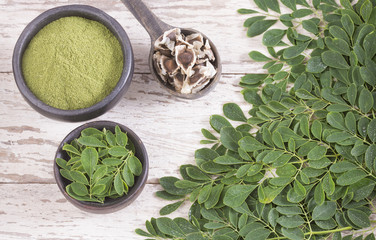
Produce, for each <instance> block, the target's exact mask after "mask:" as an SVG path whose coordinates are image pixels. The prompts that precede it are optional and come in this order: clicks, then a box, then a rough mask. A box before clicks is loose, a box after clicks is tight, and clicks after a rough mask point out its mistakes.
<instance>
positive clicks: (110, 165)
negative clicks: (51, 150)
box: [56, 126, 142, 203]
mask: <svg viewBox="0 0 376 240" xmlns="http://www.w3.org/2000/svg"><path fill="white" fill-rule="evenodd" d="M63 150H64V151H65V152H66V154H67V156H68V159H62V158H56V163H57V165H58V166H59V167H60V174H61V175H62V176H63V177H64V178H66V179H68V180H69V181H71V183H70V184H68V185H67V186H66V191H67V193H68V194H69V196H71V197H72V198H74V199H77V200H80V201H88V202H100V203H103V202H104V201H105V199H106V198H107V197H109V198H118V197H121V196H123V195H124V194H127V193H128V190H129V188H130V187H132V186H133V185H134V182H135V176H139V175H140V174H141V172H142V164H141V162H140V160H139V159H138V158H137V157H136V156H135V148H134V145H133V143H132V142H131V141H130V140H129V139H128V136H127V134H126V133H124V132H122V131H121V129H120V127H119V126H116V127H115V133H113V132H111V131H109V130H107V129H105V128H104V129H103V130H102V131H100V130H98V129H96V128H86V129H84V130H82V132H81V136H80V137H79V138H77V139H74V140H73V141H72V142H71V143H66V144H64V146H63Z"/></svg>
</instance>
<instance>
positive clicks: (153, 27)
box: [122, 0, 173, 42]
mask: <svg viewBox="0 0 376 240" xmlns="http://www.w3.org/2000/svg"><path fill="white" fill-rule="evenodd" d="M122 2H123V3H124V4H125V6H126V7H127V8H128V10H129V11H130V12H131V13H132V14H133V16H134V17H135V18H136V19H137V20H138V21H139V22H140V23H141V25H142V26H143V27H144V28H145V29H146V31H147V32H148V33H149V35H150V38H151V41H152V42H154V41H155V40H156V39H157V38H158V37H159V36H161V35H162V34H163V33H164V32H165V31H167V30H169V29H171V28H173V27H172V26H170V25H168V24H167V23H165V22H163V21H161V20H160V19H159V18H158V17H157V16H155V14H154V13H152V12H151V11H150V9H149V8H148V7H147V6H146V5H145V3H143V2H142V1H141V0H122Z"/></svg>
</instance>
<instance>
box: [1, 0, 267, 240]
mask: <svg viewBox="0 0 376 240" xmlns="http://www.w3.org/2000/svg"><path fill="white" fill-rule="evenodd" d="M145 3H146V4H147V5H148V6H149V7H150V9H151V10H152V11H153V12H154V13H155V14H156V15H157V16H158V17H160V18H161V20H162V21H165V22H166V23H168V24H170V25H174V26H180V27H189V28H194V29H197V30H199V31H201V32H203V33H205V34H206V35H207V36H208V37H209V38H210V39H211V40H212V41H213V42H214V43H215V44H216V46H217V48H218V51H219V52H220V54H221V59H222V64H223V74H222V79H221V81H220V83H219V84H218V85H217V87H216V88H215V90H213V91H212V92H211V93H209V94H208V95H206V96H205V97H203V98H200V99H197V100H193V101H192V100H184V99H179V98H176V97H173V96H171V95H170V94H169V93H168V92H166V91H165V90H164V89H162V88H161V87H160V85H159V83H157V82H155V81H154V80H153V79H152V77H151V75H150V74H149V73H150V70H149V69H148V54H149V50H150V38H149V36H148V34H147V33H146V31H145V30H144V29H143V28H142V27H141V25H140V24H139V23H138V22H137V20H136V19H134V18H133V16H132V15H131V13H130V12H129V11H128V10H127V8H126V7H125V6H124V5H123V3H122V2H121V1H120V0H78V1H73V0H0V116H1V117H0V240H21V239H22V240H24V239H77V240H81V239H85V240H86V239H111V240H112V239H115V240H116V239H126V240H133V239H135V240H137V239H143V238H142V237H138V236H137V235H136V234H135V233H134V229H135V228H137V227H142V228H143V227H144V222H145V220H148V219H150V218H151V217H158V216H159V214H158V212H159V209H160V208H161V207H163V206H164V205H166V204H168V203H169V202H167V201H164V200H161V199H158V198H156V197H155V195H154V192H155V191H157V190H160V189H161V187H160V186H159V185H158V184H157V183H158V178H160V177H162V176H166V175H173V176H178V175H179V174H178V167H179V166H180V165H182V164H193V163H194V151H195V150H196V149H198V148H201V147H205V146H203V145H200V144H199V141H200V140H201V139H203V138H202V135H201V133H200V129H201V128H209V127H210V126H209V121H208V120H209V117H210V115H212V114H222V105H223V104H224V103H227V102H236V103H238V104H239V105H240V106H241V108H242V109H243V110H245V112H247V111H248V110H249V104H246V103H245V102H244V100H243V98H242V96H241V94H240V93H239V92H240V90H241V88H240V87H239V86H238V82H239V80H240V77H241V76H242V75H243V74H244V73H248V72H263V70H262V68H261V66H262V65H261V64H260V63H254V62H252V61H250V60H249V57H248V54H247V53H248V52H249V51H251V50H254V49H257V50H260V51H263V52H265V49H264V48H262V46H261V43H260V39H259V38H254V39H249V38H247V37H246V36H245V29H244V28H243V26H242V24H243V21H244V20H245V19H246V18H247V17H248V16H242V15H239V14H237V13H236V10H237V9H238V8H241V7H245V8H252V7H253V6H252V5H251V1H248V0H180V1H171V0H145ZM68 4H87V5H91V6H94V7H97V8H100V9H102V10H104V11H105V12H106V13H108V14H109V15H111V16H112V17H114V18H115V19H116V20H117V21H118V22H119V23H120V24H121V25H122V26H123V28H124V29H125V31H126V32H127V34H128V36H129V38H130V40H131V43H132V45H133V50H134V53H135V74H134V78H133V81H132V84H131V86H130V88H129V90H128V92H127V93H126V94H125V96H124V97H123V99H122V100H121V101H120V102H119V104H117V105H116V106H115V107H114V108H113V109H112V110H110V111H109V112H107V113H106V114H104V115H102V116H101V117H99V118H97V119H95V120H111V121H115V122H119V123H121V124H124V125H126V126H128V127H129V128H131V129H132V130H134V132H136V134H137V135H139V137H140V138H141V139H142V140H143V142H144V144H145V146H146V148H147V151H148V155H149V160H150V172H149V173H150V174H149V179H148V182H147V184H146V187H145V189H144V191H143V192H142V194H141V195H140V196H139V198H138V199H137V200H136V201H135V202H134V203H133V204H132V205H130V206H128V207H127V208H125V209H123V210H121V211H118V212H116V213H112V214H107V215H95V214H89V213H86V212H82V211H80V210H78V209H76V208H75V207H74V206H73V205H72V204H70V203H69V202H67V201H66V200H65V199H64V197H63V195H62V194H61V193H60V191H59V190H58V187H57V185H56V184H55V180H54V178H53V168H52V166H53V159H54V155H55V151H56V148H57V146H58V144H59V143H60V141H61V140H62V139H63V138H64V137H65V136H66V135H67V134H68V133H69V132H70V131H71V130H73V129H74V128H76V127H78V126H79V125H81V124H82V123H65V122H60V121H55V120H51V119H48V118H45V117H43V116H42V115H40V114H38V113H37V112H35V111H34V110H33V109H32V108H31V107H30V106H29V105H28V104H27V103H26V102H25V101H24V100H23V98H22V96H21V94H20V93H19V91H18V89H17V86H16V84H15V82H14V78H13V75H12V66H11V59H12V52H13V47H14V45H15V43H16V41H17V38H18V36H19V35H20V34H21V32H22V30H23V29H24V28H25V26H26V25H27V24H28V23H29V22H30V21H31V20H32V19H34V18H35V17H37V16H38V15H39V14H40V13H42V12H44V11H46V10H48V9H50V8H53V7H57V6H62V5H68ZM187 208H188V204H187V205H185V206H184V207H183V208H182V209H179V210H178V211H177V212H176V213H173V214H172V215H171V217H176V216H183V217H186V215H187Z"/></svg>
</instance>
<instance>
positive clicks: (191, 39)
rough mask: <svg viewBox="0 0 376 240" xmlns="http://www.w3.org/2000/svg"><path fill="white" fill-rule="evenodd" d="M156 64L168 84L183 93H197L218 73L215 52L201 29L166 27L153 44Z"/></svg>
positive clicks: (159, 73)
mask: <svg viewBox="0 0 376 240" xmlns="http://www.w3.org/2000/svg"><path fill="white" fill-rule="evenodd" d="M154 50H155V52H154V55H153V64H154V68H155V69H156V70H157V73H158V75H159V76H160V78H161V79H162V80H163V82H164V83H165V84H166V85H170V86H172V87H174V88H175V90H176V91H177V92H180V93H183V94H190V93H197V92H199V91H200V90H201V89H203V88H204V87H205V86H206V85H207V84H208V83H209V82H210V80H211V79H212V78H213V77H214V76H215V74H216V73H217V70H216V69H215V67H214V65H213V64H214V61H215V56H214V54H213V51H212V49H211V47H210V44H209V41H208V40H207V39H204V37H203V36H202V35H201V34H200V33H193V34H190V35H187V36H185V35H184V34H183V33H181V30H180V29H179V28H174V29H171V30H169V31H166V32H165V33H164V34H163V35H162V36H161V37H159V38H158V39H157V41H155V44H154Z"/></svg>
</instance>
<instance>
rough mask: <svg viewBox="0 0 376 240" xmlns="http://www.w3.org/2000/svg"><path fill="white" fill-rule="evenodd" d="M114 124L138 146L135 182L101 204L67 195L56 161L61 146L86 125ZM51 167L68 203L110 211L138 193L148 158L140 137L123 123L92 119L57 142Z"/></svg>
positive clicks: (84, 209)
mask: <svg viewBox="0 0 376 240" xmlns="http://www.w3.org/2000/svg"><path fill="white" fill-rule="evenodd" d="M116 125H118V126H119V127H120V129H121V130H122V131H123V132H126V133H127V135H128V138H129V139H130V140H131V141H132V143H133V144H134V145H135V147H136V148H138V150H141V152H140V151H137V152H136V156H137V157H139V156H143V157H139V159H140V161H141V162H142V172H141V174H140V176H137V177H135V184H134V185H133V186H132V187H130V188H129V191H128V193H127V194H125V195H123V196H121V197H118V198H116V199H111V200H110V202H107V203H106V201H105V202H104V203H103V204H102V203H97V202H85V201H79V200H76V199H74V198H72V197H71V196H69V195H68V193H67V192H66V190H65V186H66V185H65V183H64V181H66V180H65V178H63V176H61V174H60V169H61V168H60V167H59V166H58V165H57V163H56V158H57V157H61V154H62V152H63V150H62V147H63V146H64V144H65V143H67V142H71V141H72V140H73V139H75V138H78V137H79V136H80V135H81V131H82V130H84V129H86V128H88V127H93V128H97V129H99V130H102V129H103V128H106V129H111V128H115V126H116ZM53 168H54V178H55V182H56V184H57V186H58V187H59V189H60V191H61V192H62V194H63V195H64V197H65V198H66V199H67V200H68V201H69V202H70V203H72V204H73V205H74V206H75V207H77V208H79V209H81V210H83V211H86V212H91V213H111V212H115V211H118V210H120V209H122V208H124V207H126V206H128V205H129V204H131V203H132V202H133V201H134V200H135V199H136V198H137V197H138V196H139V195H140V193H141V192H142V190H143V189H144V187H145V184H146V181H147V179H148V174H149V158H148V155H147V151H146V148H145V145H144V144H143V142H142V141H141V139H140V138H139V137H138V136H137V135H136V133H135V132H133V131H132V130H131V129H130V128H128V127H126V126H125V125H123V124H120V123H117V122H113V121H93V122H88V123H85V124H82V125H80V126H78V127H76V128H75V129H73V130H72V131H71V132H70V133H68V134H67V135H66V136H65V138H64V139H63V140H62V141H61V143H60V144H59V147H58V148H57V150H56V154H55V157H54V164H53ZM68 181H69V180H68Z"/></svg>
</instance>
